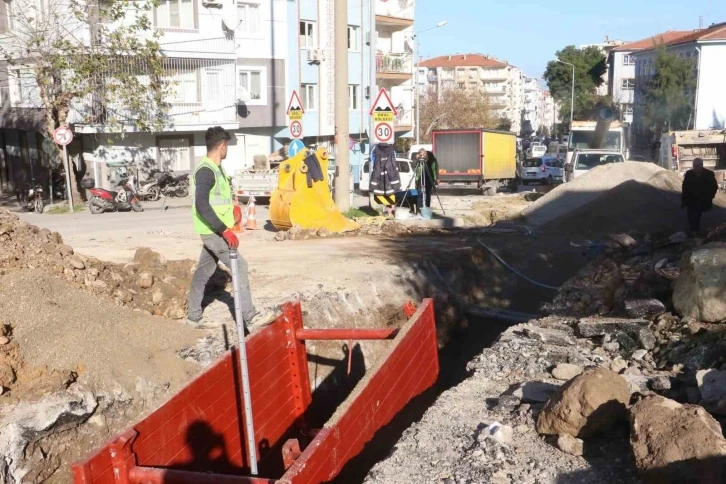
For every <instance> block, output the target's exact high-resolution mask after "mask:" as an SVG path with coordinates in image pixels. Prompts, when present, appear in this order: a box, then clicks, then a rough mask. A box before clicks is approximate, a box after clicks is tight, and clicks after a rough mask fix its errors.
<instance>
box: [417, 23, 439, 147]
mask: <svg viewBox="0 0 726 484" xmlns="http://www.w3.org/2000/svg"><path fill="white" fill-rule="evenodd" d="M447 23H448V22H447V21H446V20H442V21H441V22H439V23H437V24H436V25H434V26H433V27H429V28H427V29H423V30H421V31H419V32H417V33H415V34H413V37H412V40H413V67H414V69H416V72H415V74H414V81H413V82H414V89H416V144H417V145H418V144H421V128H420V124H421V122H420V121H421V107H420V106H419V104H420V102H421V91H420V89H419V85H418V41H417V40H416V39H417V37H418V36H419V35H421V34H423V33H424V32H428V31H429V30H434V29H438V28H440V27H443V26H444V25H446V24H447Z"/></svg>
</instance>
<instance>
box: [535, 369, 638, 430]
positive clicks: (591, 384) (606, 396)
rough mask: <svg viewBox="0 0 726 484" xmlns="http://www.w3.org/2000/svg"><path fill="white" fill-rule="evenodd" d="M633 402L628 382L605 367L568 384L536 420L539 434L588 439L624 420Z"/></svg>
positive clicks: (556, 394) (551, 399) (550, 401)
mask: <svg viewBox="0 0 726 484" xmlns="http://www.w3.org/2000/svg"><path fill="white" fill-rule="evenodd" d="M629 400H630V391H629V389H628V384H627V383H626V381H625V380H624V379H623V378H622V377H620V376H618V375H616V374H615V373H613V372H612V371H610V370H606V369H604V368H595V369H593V370H589V371H586V372H585V373H583V374H582V375H580V376H577V377H575V378H574V379H572V380H570V381H569V382H567V383H565V384H564V385H563V386H562V387H561V388H560V390H559V391H558V392H557V393H555V394H554V395H553V396H552V398H550V400H549V401H548V402H547V405H545V408H544V409H543V410H542V412H541V413H540V414H539V417H538V418H537V432H539V433H540V434H549V435H558V434H568V435H571V436H573V437H579V438H585V437H589V436H592V435H595V434H597V433H600V432H603V431H606V430H608V429H610V428H612V427H613V425H615V423H616V422H617V421H618V420H621V419H625V417H626V409H627V405H628V402H629Z"/></svg>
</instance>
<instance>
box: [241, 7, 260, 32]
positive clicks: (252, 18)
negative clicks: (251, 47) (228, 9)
mask: <svg viewBox="0 0 726 484" xmlns="http://www.w3.org/2000/svg"><path fill="white" fill-rule="evenodd" d="M237 16H238V20H239V27H237V30H238V31H239V32H240V33H242V34H259V33H260V4H258V3H246V2H239V3H237Z"/></svg>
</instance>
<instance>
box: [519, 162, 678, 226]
mask: <svg viewBox="0 0 726 484" xmlns="http://www.w3.org/2000/svg"><path fill="white" fill-rule="evenodd" d="M665 171H666V170H663V169H662V168H660V167H658V166H656V165H654V164H652V163H636V162H626V163H613V164H609V165H603V166H598V167H596V168H594V169H593V170H591V171H590V172H588V173H586V174H585V175H583V176H581V177H579V178H577V179H576V180H575V181H572V182H569V183H564V184H562V185H560V186H559V187H557V188H555V189H554V190H552V191H551V192H549V193H548V194H547V195H545V196H544V197H542V198H540V199H539V200H537V201H536V202H535V203H533V204H532V205H530V206H529V207H528V208H526V209H525V210H524V212H523V214H524V215H525V216H526V217H527V220H528V221H529V223H530V224H531V225H533V226H535V227H537V226H541V225H544V224H546V223H548V222H550V221H552V220H555V219H557V218H560V217H562V216H565V215H566V214H568V213H570V212H572V211H574V210H576V209H577V208H579V207H582V206H583V205H585V204H587V203H589V202H592V201H593V200H595V199H597V198H599V197H601V196H602V195H604V194H605V193H607V192H608V191H609V190H611V189H613V188H615V187H617V186H618V185H620V184H621V183H625V182H627V181H634V182H638V183H645V182H647V181H648V180H649V179H650V178H652V177H653V176H654V175H656V174H657V173H658V172H665ZM674 175H675V174H674ZM675 176H678V175H675Z"/></svg>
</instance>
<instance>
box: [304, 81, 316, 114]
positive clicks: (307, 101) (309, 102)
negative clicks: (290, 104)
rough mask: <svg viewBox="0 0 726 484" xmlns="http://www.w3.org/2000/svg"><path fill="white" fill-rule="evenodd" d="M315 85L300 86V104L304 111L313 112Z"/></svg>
mask: <svg viewBox="0 0 726 484" xmlns="http://www.w3.org/2000/svg"><path fill="white" fill-rule="evenodd" d="M316 87H317V85H315V84H303V85H302V89H301V92H302V103H303V109H304V110H305V111H314V110H315V106H316V105H317V103H316V98H317V97H316V91H317V89H316Z"/></svg>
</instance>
